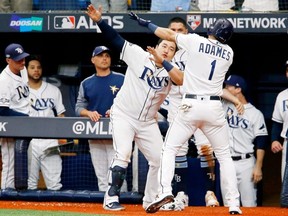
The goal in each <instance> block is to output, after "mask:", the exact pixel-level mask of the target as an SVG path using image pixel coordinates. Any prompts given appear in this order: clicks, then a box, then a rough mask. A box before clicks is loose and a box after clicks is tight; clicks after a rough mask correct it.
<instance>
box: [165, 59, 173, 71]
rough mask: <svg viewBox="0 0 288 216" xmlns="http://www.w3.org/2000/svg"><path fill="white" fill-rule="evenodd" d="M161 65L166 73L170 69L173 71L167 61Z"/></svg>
mask: <svg viewBox="0 0 288 216" xmlns="http://www.w3.org/2000/svg"><path fill="white" fill-rule="evenodd" d="M162 65H163V67H164V68H165V70H166V71H167V72H170V71H171V70H172V69H173V67H174V66H173V65H172V64H170V63H169V62H168V61H166V60H164V61H163V62H162Z"/></svg>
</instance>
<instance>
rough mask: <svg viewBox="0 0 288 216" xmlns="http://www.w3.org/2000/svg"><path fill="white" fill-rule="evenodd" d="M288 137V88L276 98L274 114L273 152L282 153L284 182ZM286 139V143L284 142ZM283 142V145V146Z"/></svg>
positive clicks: (272, 131)
mask: <svg viewBox="0 0 288 216" xmlns="http://www.w3.org/2000/svg"><path fill="white" fill-rule="evenodd" d="M285 67H286V77H287V79H288V60H287V61H286V65H285ZM287 136H288V88H287V89H285V90H283V91H281V92H280V93H279V94H278V95H277V98H276V101H275V105H274V111H273V114H272V130H271V142H272V145H271V151H272V152H273V153H277V152H282V162H281V179H282V181H283V178H284V171H285V167H286V162H287V161H286V160H287V159H286V157H287V138H288V137H287ZM283 139H284V141H283ZM282 142H283V144H282Z"/></svg>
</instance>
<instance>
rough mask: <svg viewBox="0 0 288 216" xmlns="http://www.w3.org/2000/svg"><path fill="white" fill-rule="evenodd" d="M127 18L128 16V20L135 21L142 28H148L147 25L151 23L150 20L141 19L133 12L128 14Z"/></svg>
mask: <svg viewBox="0 0 288 216" xmlns="http://www.w3.org/2000/svg"><path fill="white" fill-rule="evenodd" d="M129 16H130V19H132V20H136V21H137V22H138V24H139V25H141V26H144V27H148V25H149V23H151V20H145V19H142V18H140V17H139V16H137V15H136V14H135V13H133V12H130V13H129Z"/></svg>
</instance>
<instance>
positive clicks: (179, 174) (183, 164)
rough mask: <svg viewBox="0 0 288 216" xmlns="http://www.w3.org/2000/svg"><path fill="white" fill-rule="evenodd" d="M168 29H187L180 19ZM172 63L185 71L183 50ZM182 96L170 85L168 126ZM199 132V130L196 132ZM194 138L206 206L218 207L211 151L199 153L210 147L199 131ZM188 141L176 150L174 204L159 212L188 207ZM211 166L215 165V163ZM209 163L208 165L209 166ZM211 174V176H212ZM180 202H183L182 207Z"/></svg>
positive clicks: (181, 93)
mask: <svg viewBox="0 0 288 216" xmlns="http://www.w3.org/2000/svg"><path fill="white" fill-rule="evenodd" d="M168 28H169V29H171V30H173V31H174V32H177V33H182V34H188V28H187V24H186V22H185V20H184V19H182V18H181V17H174V18H172V19H171V20H170V21H169V24H168ZM172 62H174V63H175V64H176V65H177V66H178V67H179V68H180V69H181V70H182V71H184V69H185V65H186V62H187V52H186V50H184V49H179V50H177V52H176V54H175V56H174V58H173V59H172ZM183 95H184V92H183V87H182V86H176V85H172V86H171V90H170V92H169V95H168V97H167V98H168V99H167V101H169V105H168V106H166V107H167V110H168V122H169V125H171V124H172V122H173V119H174V117H175V116H176V114H177V112H178V107H179V106H180V105H181V100H182V97H183ZM197 131H199V130H197ZM194 137H195V139H196V142H195V144H196V145H197V149H198V153H199V155H200V157H201V161H202V162H201V167H202V168H203V169H205V172H206V171H208V173H207V178H208V179H207V194H206V196H205V201H206V206H219V203H218V201H217V198H216V196H215V194H214V192H213V191H214V188H213V185H214V179H215V178H214V176H213V174H214V169H213V168H214V166H211V167H209V168H208V169H207V165H208V163H207V161H206V157H208V155H206V153H209V155H210V157H209V158H210V159H211V160H214V159H213V158H214V157H213V155H212V154H213V151H210V152H207V151H206V152H205V155H204V154H203V153H202V152H201V146H202V145H203V146H204V145H205V146H206V145H207V146H209V147H210V146H211V145H210V144H209V141H208V140H207V138H205V136H204V135H203V133H202V132H201V131H199V132H197V133H195V134H194ZM188 148H189V144H188V140H187V141H186V142H185V143H183V145H182V146H181V148H180V149H179V150H178V152H177V155H176V160H175V175H174V180H173V194H174V195H176V197H175V200H174V202H171V203H168V204H166V205H164V206H163V207H162V208H161V209H160V210H183V209H184V207H186V206H188V204H189V198H188V195H187V194H188V189H187V186H188V184H189V183H188V171H189V170H188V161H187V153H188ZM210 162H211V163H212V164H214V165H215V162H214V163H213V162H212V161H210ZM211 163H210V164H211ZM212 173H213V174H212ZM180 201H184V202H183V205H182V203H181V202H180Z"/></svg>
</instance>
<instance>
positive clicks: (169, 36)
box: [129, 12, 177, 42]
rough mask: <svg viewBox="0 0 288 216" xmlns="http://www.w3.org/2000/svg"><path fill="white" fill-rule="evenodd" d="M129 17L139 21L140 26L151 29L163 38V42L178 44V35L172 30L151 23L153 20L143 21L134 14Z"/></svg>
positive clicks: (131, 13)
mask: <svg viewBox="0 0 288 216" xmlns="http://www.w3.org/2000/svg"><path fill="white" fill-rule="evenodd" d="M129 16H130V18H131V19H132V20H135V21H137V22H138V24H139V25H140V26H144V27H146V28H148V29H150V30H151V31H152V32H153V33H154V34H155V35H156V36H158V37H159V38H161V39H163V40H169V41H173V42H176V38H175V37H176V34H177V33H176V32H174V31H172V30H171V29H168V28H163V27H159V26H157V25H155V24H153V23H152V22H151V20H145V19H142V18H140V17H139V16H138V15H136V14H135V13H133V12H130V14H129Z"/></svg>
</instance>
